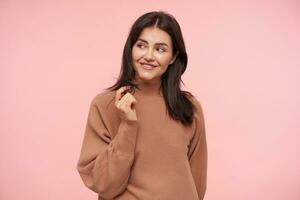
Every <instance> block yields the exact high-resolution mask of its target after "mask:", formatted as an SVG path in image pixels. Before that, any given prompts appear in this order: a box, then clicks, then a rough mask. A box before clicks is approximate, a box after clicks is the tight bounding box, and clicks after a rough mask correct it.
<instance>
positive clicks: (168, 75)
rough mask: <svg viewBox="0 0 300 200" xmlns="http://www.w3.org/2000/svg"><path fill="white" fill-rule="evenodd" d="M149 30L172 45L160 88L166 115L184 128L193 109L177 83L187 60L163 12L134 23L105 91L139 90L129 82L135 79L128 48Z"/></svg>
mask: <svg viewBox="0 0 300 200" xmlns="http://www.w3.org/2000/svg"><path fill="white" fill-rule="evenodd" d="M153 26H157V27H158V28H160V29H161V30H163V31H165V32H167V33H168V34H169V35H170V37H171V39H172V44H173V55H174V54H175V53H178V55H177V57H176V60H175V61H174V62H173V63H172V64H171V65H169V66H168V68H167V70H166V72H165V73H164V74H163V75H162V76H161V80H162V84H161V86H160V87H161V89H162V93H163V97H164V100H165V104H166V107H167V111H168V114H169V116H170V117H171V118H172V119H174V120H179V121H180V122H181V123H182V124H183V125H184V126H186V125H191V124H192V121H193V116H194V109H196V108H195V106H194V105H193V103H192V100H190V99H189V98H190V97H194V96H193V95H192V94H191V93H190V92H188V91H183V90H181V89H180V83H181V82H182V83H183V81H182V80H181V76H182V74H183V73H184V72H185V70H186V67H187V62H188V57H187V53H186V50H185V44H184V40H183V36H182V32H181V28H180V26H179V24H178V22H177V21H176V19H175V18H174V17H173V16H172V15H171V14H169V13H167V12H165V11H153V12H148V13H145V14H143V15H142V16H140V17H139V18H138V19H137V20H136V21H135V22H134V24H133V25H132V27H131V29H130V32H129V35H128V38H127V41H126V43H125V46H124V50H123V56H122V66H121V70H120V74H119V77H118V79H117V82H116V83H115V84H114V85H113V86H111V87H109V88H106V89H105V90H109V91H114V90H118V89H119V88H121V87H123V86H131V87H132V88H133V89H134V88H137V89H139V88H138V86H137V85H136V84H134V83H133V82H132V80H133V79H134V77H135V71H134V68H133V64H132V55H131V53H132V47H133V45H134V44H135V42H136V41H137V39H138V37H139V35H140V34H141V32H142V30H143V29H144V28H146V27H153ZM183 84H184V83H183Z"/></svg>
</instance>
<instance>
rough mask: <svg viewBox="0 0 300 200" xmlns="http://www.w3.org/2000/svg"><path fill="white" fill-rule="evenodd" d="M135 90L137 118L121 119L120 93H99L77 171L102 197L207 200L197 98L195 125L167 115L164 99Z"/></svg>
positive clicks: (201, 121) (203, 140)
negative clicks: (118, 110) (118, 97)
mask: <svg viewBox="0 0 300 200" xmlns="http://www.w3.org/2000/svg"><path fill="white" fill-rule="evenodd" d="M137 91H138V92H135V93H134V97H135V98H136V100H137V102H136V104H135V109H136V113H137V117H138V120H137V121H127V120H122V119H121V118H120V117H119V116H118V115H117V108H116V106H115V104H114V97H115V93H116V92H115V91H114V92H110V91H105V92H102V93H99V94H97V95H96V96H95V97H94V98H93V99H92V101H91V103H90V109H89V114H88V119H87V124H86V129H85V133H84V137H83V143H82V147H81V153H80V157H79V161H78V163H77V170H78V172H79V174H80V177H81V179H82V180H83V183H84V184H85V186H87V187H88V188H89V189H91V190H93V191H94V192H96V193H97V194H98V200H202V199H203V198H204V195H205V192H206V182H207V180H206V179H207V178H206V177H207V176H206V175H207V144H206V134H205V125H204V115H203V112H202V107H201V105H200V103H199V101H198V100H197V99H196V98H194V97H193V98H192V99H191V100H192V102H193V104H194V105H195V106H196V108H197V110H195V114H194V118H193V123H192V125H191V126H189V127H184V126H183V125H182V124H181V123H180V122H179V121H175V120H173V119H171V118H170V117H168V116H167V114H166V109H167V108H166V105H165V102H164V99H163V97H162V96H160V95H153V93H152V91H151V90H150V91H144V92H141V91H139V90H137Z"/></svg>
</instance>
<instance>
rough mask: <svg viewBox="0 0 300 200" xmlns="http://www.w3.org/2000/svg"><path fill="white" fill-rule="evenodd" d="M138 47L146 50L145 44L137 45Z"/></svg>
mask: <svg viewBox="0 0 300 200" xmlns="http://www.w3.org/2000/svg"><path fill="white" fill-rule="evenodd" d="M136 46H137V47H139V48H144V47H145V45H143V44H137V45H136Z"/></svg>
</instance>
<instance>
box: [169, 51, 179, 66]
mask: <svg viewBox="0 0 300 200" xmlns="http://www.w3.org/2000/svg"><path fill="white" fill-rule="evenodd" d="M178 54H179V51H177V52H176V54H175V55H174V56H173V58H172V60H171V61H170V63H169V65H172V64H173V63H174V62H175V60H176V58H177V56H178Z"/></svg>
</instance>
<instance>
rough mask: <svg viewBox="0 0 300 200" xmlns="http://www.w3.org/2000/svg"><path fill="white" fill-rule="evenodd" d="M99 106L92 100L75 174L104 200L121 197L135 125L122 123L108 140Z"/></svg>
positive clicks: (128, 168) (134, 138) (130, 161)
mask: <svg viewBox="0 0 300 200" xmlns="http://www.w3.org/2000/svg"><path fill="white" fill-rule="evenodd" d="M100 111H101V110H100V109H99V105H97V104H96V103H95V101H94V100H93V101H92V103H91V105H90V109H89V114H88V120H87V124H86V128H85V133H84V137H83V142H82V147H81V152H80V157H79V161H78V163H77V170H78V172H79V174H80V177H81V179H82V181H83V183H84V184H85V185H86V186H87V187H88V188H89V189H91V190H93V191H94V192H96V193H98V195H99V196H100V197H102V198H105V199H113V198H114V197H115V196H117V195H119V194H120V193H122V192H123V191H124V190H125V188H126V186H127V183H128V179H129V175H130V169H131V166H132V163H133V160H134V149H135V144H136V137H137V129H138V126H137V123H138V122H137V121H124V120H121V123H120V125H119V127H118V129H117V130H118V132H117V133H116V136H115V137H114V138H112V137H111V135H112V134H110V133H109V132H108V130H107V128H106V127H107V126H106V124H105V122H104V120H103V116H102V114H101V112H100Z"/></svg>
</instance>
